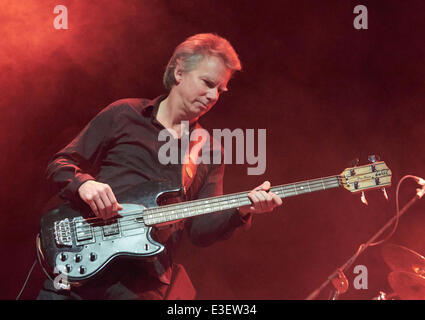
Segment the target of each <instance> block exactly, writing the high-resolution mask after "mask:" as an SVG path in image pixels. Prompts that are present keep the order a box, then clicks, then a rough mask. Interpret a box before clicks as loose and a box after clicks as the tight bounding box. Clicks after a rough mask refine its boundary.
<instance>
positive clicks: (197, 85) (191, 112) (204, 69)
mask: <svg viewBox="0 0 425 320" xmlns="http://www.w3.org/2000/svg"><path fill="white" fill-rule="evenodd" d="M174 75H175V78H176V80H177V85H176V89H177V91H178V92H179V96H180V97H181V99H182V104H183V108H184V112H185V113H186V114H187V115H188V116H189V118H191V119H194V118H198V117H200V116H201V115H203V114H205V113H206V112H208V111H209V110H210V109H211V108H212V107H213V106H214V104H215V103H216V102H217V100H218V98H219V96H220V94H221V93H222V92H223V91H227V83H228V82H229V79H230V76H231V72H230V70H228V69H227V68H226V66H225V65H224V63H223V60H222V59H221V58H219V57H215V56H207V57H204V58H203V59H202V60H201V61H200V62H199V64H198V65H197V67H196V68H195V69H194V70H192V71H188V72H183V71H182V70H181V69H180V68H179V67H177V68H176V70H175V74H174Z"/></svg>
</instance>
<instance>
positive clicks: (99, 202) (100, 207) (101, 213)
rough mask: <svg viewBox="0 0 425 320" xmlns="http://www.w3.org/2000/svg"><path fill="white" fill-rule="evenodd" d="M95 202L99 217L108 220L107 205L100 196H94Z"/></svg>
mask: <svg viewBox="0 0 425 320" xmlns="http://www.w3.org/2000/svg"><path fill="white" fill-rule="evenodd" d="M93 200H94V202H95V204H96V207H97V209H98V213H99V214H98V217H100V218H102V219H103V220H106V219H107V215H106V210H105V204H104V203H103V201H102V199H101V198H100V196H99V195H96V196H94V199H93Z"/></svg>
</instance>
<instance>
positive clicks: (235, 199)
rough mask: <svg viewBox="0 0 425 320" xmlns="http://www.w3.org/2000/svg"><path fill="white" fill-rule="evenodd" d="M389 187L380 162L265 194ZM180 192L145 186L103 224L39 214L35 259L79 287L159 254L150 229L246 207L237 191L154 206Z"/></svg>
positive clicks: (75, 215)
mask: <svg viewBox="0 0 425 320" xmlns="http://www.w3.org/2000/svg"><path fill="white" fill-rule="evenodd" d="M390 185H391V170H390V169H389V168H388V167H387V165H386V164H385V162H383V161H380V162H374V163H371V164H368V165H363V166H356V167H352V168H347V169H345V170H344V171H343V172H342V173H341V174H339V175H335V176H330V177H325V178H318V179H312V180H306V181H302V182H296V183H290V184H284V185H280V186H275V187H272V188H271V189H270V191H272V192H274V193H275V194H277V195H278V196H279V197H281V198H288V197H293V196H299V195H302V194H306V193H311V192H316V191H322V190H328V189H334V188H339V187H342V188H344V189H346V190H348V191H350V192H353V193H357V192H363V191H366V190H370V189H376V188H385V187H388V186H390ZM384 190H385V189H384ZM179 192H180V189H170V187H169V185H167V184H166V183H164V182H157V183H151V182H150V183H149V184H147V185H146V186H144V187H143V188H139V189H138V190H136V191H133V193H131V194H129V195H128V196H127V197H126V198H122V199H119V200H120V204H121V205H122V206H123V210H121V211H119V216H118V217H116V218H113V219H110V220H106V221H105V220H103V219H100V218H95V217H87V216H85V215H83V214H82V213H81V212H80V211H78V210H76V209H74V208H72V207H71V206H70V205H67V204H62V205H61V206H59V207H57V208H55V209H53V210H50V211H48V212H47V213H46V214H44V215H43V216H42V219H41V223H40V233H39V235H38V237H37V250H38V257H39V260H40V262H41V263H42V265H43V267H45V269H47V270H48V272H49V273H50V274H52V275H58V274H61V275H63V276H64V278H66V281H67V283H68V284H71V285H73V284H78V283H80V282H83V281H84V280H87V279H89V278H91V277H93V276H95V275H96V274H98V273H99V272H100V271H101V270H103V269H105V268H106V266H107V265H108V263H110V262H111V261H112V260H113V259H115V258H117V257H130V258H148V257H153V256H155V255H157V254H159V253H160V252H162V251H163V250H164V246H163V245H162V244H161V243H159V242H157V241H155V240H154V239H152V237H151V231H152V228H153V227H154V226H155V225H159V224H164V223H171V222H173V221H177V220H181V219H186V218H190V217H194V216H198V215H203V214H207V213H214V212H219V211H222V210H227V209H232V208H238V207H241V206H245V205H249V204H250V203H251V202H250V200H249V198H248V192H240V193H234V194H228V195H223V196H218V197H212V198H207V199H199V200H192V201H186V202H180V203H173V204H166V205H162V206H160V205H158V203H159V201H160V199H163V197H167V195H170V194H178V193H179Z"/></svg>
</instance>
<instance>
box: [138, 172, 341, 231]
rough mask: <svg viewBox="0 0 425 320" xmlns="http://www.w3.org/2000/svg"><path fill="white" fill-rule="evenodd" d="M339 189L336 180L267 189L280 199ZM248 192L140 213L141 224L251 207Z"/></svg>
mask: <svg viewBox="0 0 425 320" xmlns="http://www.w3.org/2000/svg"><path fill="white" fill-rule="evenodd" d="M340 186H341V182H340V177H339V176H331V177H327V178H319V179H313V180H306V181H302V182H296V183H290V184H284V185H280V186H276V187H272V188H271V189H270V191H271V192H273V193H275V194H276V195H278V196H279V197H280V198H282V199H283V198H288V197H294V196H298V195H301V194H305V193H311V192H316V191H322V190H328V189H333V188H338V187H340ZM248 193H249V191H245V192H239V193H233V194H228V195H223V196H218V197H212V198H207V199H199V200H192V201H187V202H182V203H176V204H169V205H165V206H161V207H155V208H148V209H146V210H145V211H144V214H143V220H144V223H145V224H146V225H155V224H160V223H165V222H170V221H175V220H180V219H185V218H190V217H194V216H199V215H202V214H207V213H213V212H219V211H223V210H229V209H235V208H239V207H242V206H246V205H249V204H251V200H249V198H248Z"/></svg>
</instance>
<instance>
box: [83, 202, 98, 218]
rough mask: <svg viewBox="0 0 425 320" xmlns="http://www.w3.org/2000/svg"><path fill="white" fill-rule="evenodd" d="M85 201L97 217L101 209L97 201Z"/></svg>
mask: <svg viewBox="0 0 425 320" xmlns="http://www.w3.org/2000/svg"><path fill="white" fill-rule="evenodd" d="M85 202H86V203H87V204H88V205H89V206H90V209H91V211H93V213H94V215H95V216H96V217H99V215H100V212H99V209H98V208H97V206H96V203H95V202H94V201H93V200H90V201H85Z"/></svg>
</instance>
